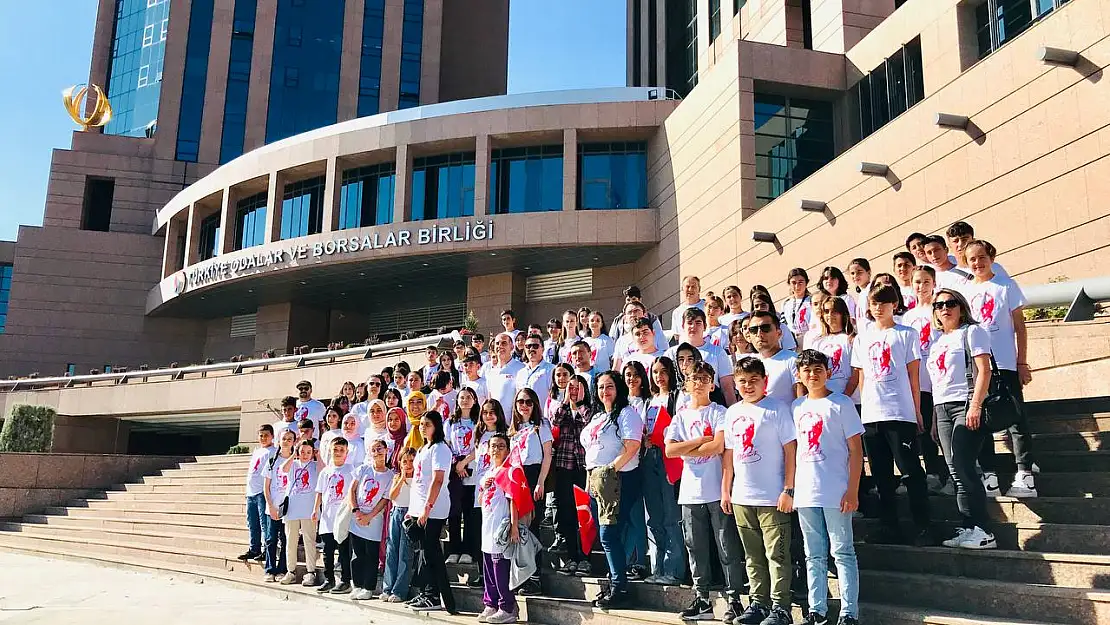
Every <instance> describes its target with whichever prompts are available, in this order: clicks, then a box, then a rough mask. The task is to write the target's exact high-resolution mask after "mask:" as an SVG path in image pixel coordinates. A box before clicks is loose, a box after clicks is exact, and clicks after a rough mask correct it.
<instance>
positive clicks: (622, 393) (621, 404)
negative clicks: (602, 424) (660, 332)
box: [594, 350, 697, 425]
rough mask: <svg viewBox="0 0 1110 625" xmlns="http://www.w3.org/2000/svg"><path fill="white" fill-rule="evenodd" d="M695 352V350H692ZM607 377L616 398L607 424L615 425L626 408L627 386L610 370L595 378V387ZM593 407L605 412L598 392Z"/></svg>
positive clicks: (622, 379) (595, 394)
mask: <svg viewBox="0 0 1110 625" xmlns="http://www.w3.org/2000/svg"><path fill="white" fill-rule="evenodd" d="M694 351H697V350H694ZM604 377H608V378H609V379H610V380H612V381H613V386H616V387H617V397H616V399H614V400H613V407H612V409H610V410H609V423H612V424H613V425H616V423H617V419H618V418H619V417H620V416H621V411H622V410H624V409H625V408H627V407H628V386H627V385H625V383H624V377H623V376H621V374H619V373H617V372H616V371H613V370H612V369H610V370H608V371H606V372H605V373H602V374H601V375H599V376H597V386H598V388H600V387H601V378H604ZM594 405H596V406H597V408H598V410H599V411H600V410H605V403H604V402H602V401H601V392H600V390H598V391H595V393H594Z"/></svg>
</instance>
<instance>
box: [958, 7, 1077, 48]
mask: <svg viewBox="0 0 1110 625" xmlns="http://www.w3.org/2000/svg"><path fill="white" fill-rule="evenodd" d="M1067 2H1068V0H984V1H983V3H982V4H980V5H979V6H977V7H975V26H976V34H977V38H978V43H979V58H983V57H985V56H987V55H988V54H990V53H991V52H994V51H995V50H997V49H998V48H1000V47H1002V46H1003V45H1005V44H1007V43H1009V41H1010V40H1011V39H1013V38H1014V37H1017V36H1018V35H1020V34H1021V33H1023V32H1025V31H1026V30H1027V29H1028V28H1029V27H1030V26H1032V25H1033V23H1034V22H1036V21H1037V20H1039V19H1041V18H1043V17H1044V16H1046V15H1048V14H1049V13H1051V12H1052V11H1055V10H1056V9H1058V8H1060V7H1061V6H1063V5H1065V4H1067Z"/></svg>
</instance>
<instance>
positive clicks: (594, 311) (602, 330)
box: [586, 310, 647, 338]
mask: <svg viewBox="0 0 1110 625" xmlns="http://www.w3.org/2000/svg"><path fill="white" fill-rule="evenodd" d="M594 315H597V316H598V317H601V334H605V313H603V312H601V311H600V310H591V311H590V314H589V315H586V321H587V323H586V331H587V332H589V331H590V325H589V323H588V322H589V320H590V317H593V316H594ZM644 318H645V319H646V318H647V317H644ZM598 336H600V334H599V335H598ZM594 338H596V337H594Z"/></svg>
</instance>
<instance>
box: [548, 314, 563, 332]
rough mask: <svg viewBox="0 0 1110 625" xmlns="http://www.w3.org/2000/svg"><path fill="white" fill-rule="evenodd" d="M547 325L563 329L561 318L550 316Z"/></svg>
mask: <svg viewBox="0 0 1110 625" xmlns="http://www.w3.org/2000/svg"><path fill="white" fill-rule="evenodd" d="M547 327H548V328H551V327H556V328H559V329H560V330H562V329H563V322H562V320H561V319H558V318H556V317H552V318H550V319H548V320H547Z"/></svg>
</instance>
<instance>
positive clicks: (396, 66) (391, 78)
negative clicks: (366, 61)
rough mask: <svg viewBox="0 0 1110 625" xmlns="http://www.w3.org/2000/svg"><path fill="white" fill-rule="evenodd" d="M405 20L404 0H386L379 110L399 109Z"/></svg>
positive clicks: (382, 111) (381, 111)
mask: <svg viewBox="0 0 1110 625" xmlns="http://www.w3.org/2000/svg"><path fill="white" fill-rule="evenodd" d="M404 20H405V5H404V0H385V32H384V33H382V83H381V90H380V92H379V96H378V98H379V99H378V112H379V113H385V112H387V111H396V110H397V98H399V97H400V96H401V28H402V27H403V23H404Z"/></svg>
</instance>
